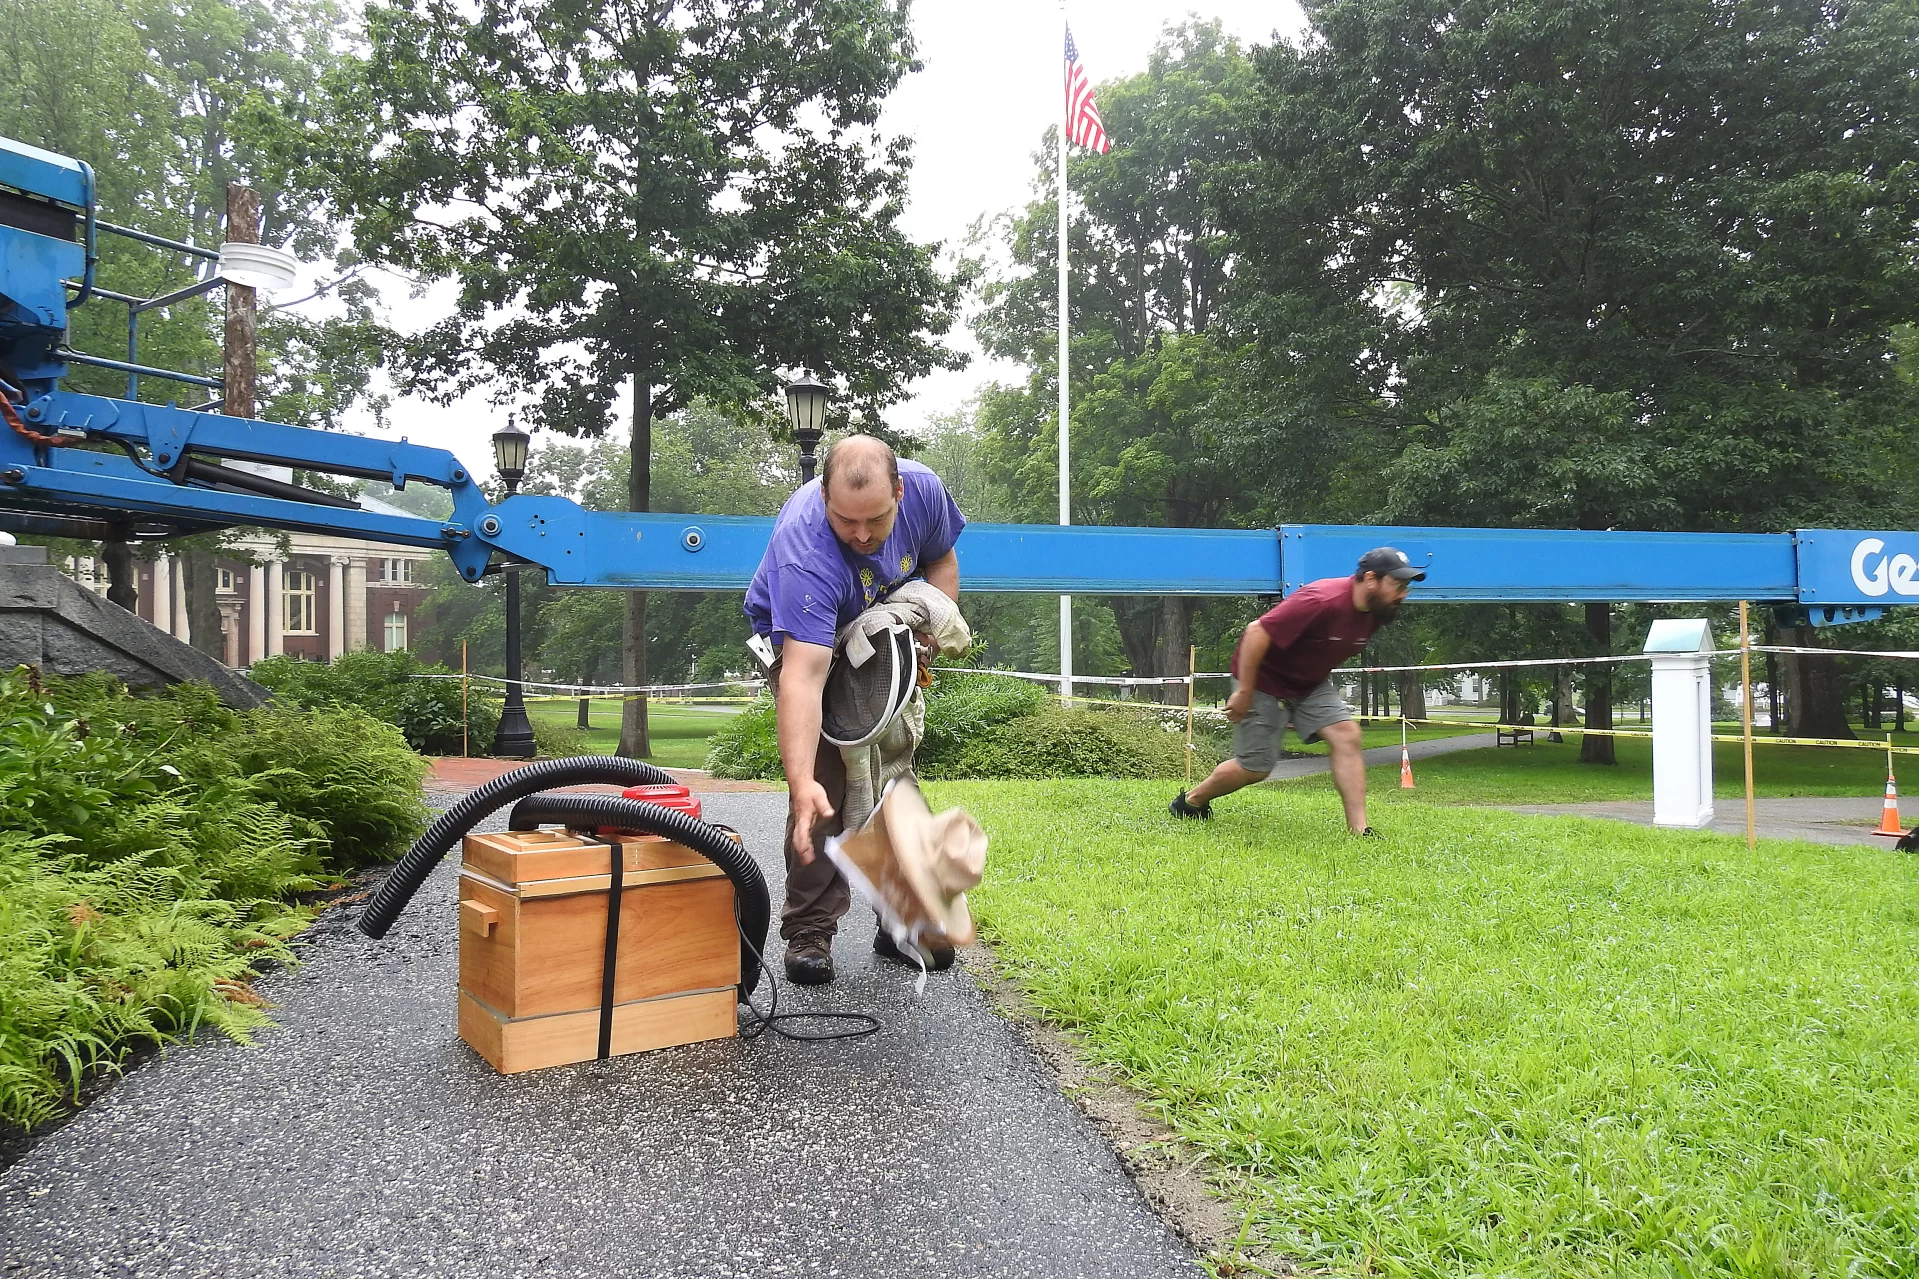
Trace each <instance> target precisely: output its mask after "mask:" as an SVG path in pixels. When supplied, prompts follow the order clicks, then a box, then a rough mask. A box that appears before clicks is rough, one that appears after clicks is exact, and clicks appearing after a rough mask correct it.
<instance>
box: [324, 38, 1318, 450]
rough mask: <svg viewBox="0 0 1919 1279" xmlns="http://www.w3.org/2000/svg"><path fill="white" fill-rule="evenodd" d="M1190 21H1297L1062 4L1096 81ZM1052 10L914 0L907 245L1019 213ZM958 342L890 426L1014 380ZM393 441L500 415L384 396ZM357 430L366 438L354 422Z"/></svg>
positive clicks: (402, 305) (1128, 66) (1042, 104)
mask: <svg viewBox="0 0 1919 1279" xmlns="http://www.w3.org/2000/svg"><path fill="white" fill-rule="evenodd" d="M1193 14H1197V15H1199V16H1202V17H1207V18H1218V19H1220V20H1221V21H1222V22H1224V23H1225V25H1226V29H1227V31H1228V32H1230V33H1231V34H1233V35H1235V36H1238V37H1239V38H1240V39H1241V41H1242V42H1244V43H1247V44H1266V43H1269V42H1270V41H1271V40H1272V38H1273V35H1274V33H1275V32H1276V31H1277V32H1278V33H1280V34H1281V35H1284V36H1291V35H1294V34H1296V33H1297V32H1298V31H1299V30H1300V28H1301V26H1302V25H1303V18H1302V16H1301V14H1300V11H1299V7H1298V5H1297V4H1296V3H1295V0H1208V2H1207V3H1205V4H1204V5H1202V6H1187V5H1178V4H1169V3H1166V2H1165V0H1102V3H1099V4H1075V5H1069V6H1068V7H1067V16H1068V17H1069V18H1070V19H1071V20H1072V23H1073V39H1074V41H1075V43H1076V44H1077V45H1078V46H1079V54H1080V59H1081V61H1082V62H1084V64H1085V65H1086V69H1087V71H1088V73H1089V74H1090V75H1091V77H1092V78H1093V80H1094V81H1095V82H1096V83H1097V82H1100V81H1105V80H1114V79H1120V78H1122V77H1125V76H1129V75H1133V74H1136V73H1137V72H1140V71H1143V70H1145V68H1146V60H1147V57H1148V55H1149V54H1150V53H1151V51H1152V49H1153V46H1154V44H1156V43H1157V42H1158V40H1159V36H1160V32H1161V31H1162V30H1163V29H1164V28H1165V27H1166V26H1167V25H1168V24H1169V23H1178V22H1180V21H1182V20H1184V19H1185V18H1186V17H1188V16H1190V15H1193ZM1060 23H1061V13H1060V11H1059V9H1058V8H1057V7H1056V6H1055V5H1053V4H1048V3H1046V2H1045V0H918V2H917V3H916V4H915V5H914V28H915V32H916V34H917V36H918V40H919V56H920V60H921V61H922V62H923V63H924V64H925V70H923V71H921V72H920V73H919V74H917V75H914V76H909V77H908V78H907V79H906V81H905V82H904V83H903V84H902V85H901V86H900V88H899V89H898V90H897V91H896V92H895V93H894V95H893V97H892V98H891V99H890V100H889V102H888V104H887V108H886V114H885V119H884V127H885V128H886V130H887V131H888V132H889V133H892V134H905V135H908V136H910V137H911V138H913V139H914V158H915V159H914V166H913V175H912V191H911V201H910V204H909V206H908V209H907V212H906V216H905V219H904V224H905V229H906V230H907V232H908V233H909V234H910V235H912V236H913V237H914V238H915V239H918V240H921V241H939V242H943V243H944V244H945V245H946V246H947V247H948V249H949V250H951V249H956V248H959V247H962V246H963V244H964V241H965V237H966V232H967V228H968V227H969V226H970V225H971V224H972V223H973V221H974V220H975V219H976V218H978V217H980V216H981V215H982V214H994V213H999V212H1002V211H1005V210H1008V209H1013V208H1017V207H1019V206H1020V205H1022V204H1024V203H1025V202H1026V200H1027V199H1028V198H1029V193H1030V190H1031V183H1032V180H1033V154H1034V152H1035V151H1036V150H1037V149H1038V148H1039V145H1040V142H1041V137H1042V135H1043V134H1044V132H1045V131H1046V128H1047V127H1048V126H1049V125H1050V124H1052V123H1053V122H1054V121H1055V120H1056V119H1057V118H1058V116H1059V113H1060V104H1061V99H1062V96H1063V90H1062V87H1061V74H1062V58H1063V43H1064V42H1063V40H1062V38H1061V29H1060ZM387 296H388V298H389V305H390V311H391V317H392V319H393V321H394V322H395V323H396V324H399V325H401V326H403V327H407V328H413V327H424V326H425V325H426V324H429V323H431V322H432V321H433V320H435V319H437V318H439V317H440V316H441V315H443V314H444V313H445V310H446V309H447V308H448V306H449V302H450V298H451V291H450V289H448V288H446V287H444V286H442V287H441V288H439V289H436V290H434V291H432V292H430V293H429V294H428V295H427V296H426V297H424V298H421V299H413V298H410V297H409V296H408V290H407V289H406V287H405V286H404V285H401V284H400V283H398V282H397V281H395V282H393V287H392V288H390V289H388V290H387ZM954 341H955V343H956V344H957V345H959V346H961V347H962V348H964V349H966V350H968V351H969V352H973V353H974V354H975V358H974V360H973V362H972V363H971V364H970V365H969V366H968V367H967V368H966V369H964V370H961V371H959V372H956V373H945V372H942V373H938V374H935V375H934V376H932V377H929V378H926V379H924V380H923V381H921V382H919V383H916V384H915V385H914V386H913V387H912V388H911V392H912V393H911V396H910V398H908V399H906V400H905V401H904V402H902V403H901V404H899V405H897V406H895V407H894V408H893V409H892V410H891V411H890V412H889V414H888V419H889V421H890V422H891V423H892V425H893V426H895V427H898V428H903V429H908V430H911V429H914V428H916V427H918V426H919V425H920V424H921V423H922V422H924V420H925V419H926V417H927V415H928V414H931V413H939V412H944V411H947V410H950V409H952V408H954V407H956V406H958V405H959V404H961V403H963V402H964V401H965V400H966V399H967V398H968V397H969V396H971V395H972V394H973V392H974V391H975V390H976V389H977V388H978V387H979V386H981V385H982V384H983V383H986V382H989V381H993V380H1011V379H1016V378H1018V377H1020V376H1021V375H1022V373H1021V371H1020V370H1019V369H1017V368H1014V367H1012V366H1009V365H994V364H992V363H989V362H987V361H984V360H982V359H979V358H977V350H976V348H975V347H974V345H973V341H972V336H971V334H970V332H964V333H956V334H955V335H954ZM388 420H389V422H390V424H391V429H390V430H389V431H388V432H387V433H388V434H393V435H405V436H408V437H409V438H411V439H412V440H413V441H415V442H416V443H421V444H431V445H436V446H438V447H441V448H448V449H452V450H453V451H455V452H456V453H458V454H460V455H461V456H462V457H463V458H465V459H466V460H467V461H468V462H469V463H471V464H474V465H485V463H484V461H483V460H482V459H484V458H485V457H486V455H487V454H488V452H489V449H490V445H489V443H488V441H487V437H488V436H489V435H490V434H491V433H492V432H493V431H494V430H495V429H496V428H497V427H498V426H499V425H501V424H502V421H503V417H502V416H501V415H500V413H499V411H498V410H496V409H494V408H493V407H492V406H491V405H489V404H487V403H486V401H485V399H484V397H482V396H474V397H471V398H470V399H469V400H468V401H467V402H465V403H463V404H461V405H458V406H454V407H452V408H441V407H439V406H437V405H433V404H428V403H426V402H424V401H418V400H403V399H399V398H397V397H396V398H395V401H394V404H393V408H392V410H391V412H390V413H389V415H388ZM355 425H356V429H360V430H363V431H365V432H367V433H369V434H374V433H378V432H377V431H376V429H375V428H374V427H373V424H372V422H371V419H370V418H368V417H366V416H364V415H362V417H361V419H360V420H359V421H358V422H357V423H356V424H355Z"/></svg>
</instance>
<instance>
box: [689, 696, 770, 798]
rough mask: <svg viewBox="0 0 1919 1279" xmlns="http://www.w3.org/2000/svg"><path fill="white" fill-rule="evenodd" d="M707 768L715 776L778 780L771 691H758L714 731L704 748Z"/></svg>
mask: <svg viewBox="0 0 1919 1279" xmlns="http://www.w3.org/2000/svg"><path fill="white" fill-rule="evenodd" d="M706 771H707V772H709V773H711V774H713V776H715V777H738V778H746V779H752V778H762V779H765V780H768V781H778V780H780V779H781V778H783V777H785V775H786V774H785V772H784V771H782V769H781V768H780V743H779V738H778V736H777V735H776V734H775V732H774V727H773V695H772V694H771V693H761V694H760V695H759V696H758V697H756V698H754V699H753V700H752V702H751V703H749V704H748V705H747V706H746V708H745V709H744V710H742V711H741V712H740V713H739V714H737V715H735V716H733V718H731V719H729V720H727V721H726V724H725V726H724V727H722V728H721V729H720V731H719V732H717V733H715V734H713V737H712V739H711V740H710V741H709V742H708V743H707V748H706Z"/></svg>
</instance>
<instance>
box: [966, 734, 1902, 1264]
mask: <svg viewBox="0 0 1919 1279" xmlns="http://www.w3.org/2000/svg"><path fill="white" fill-rule="evenodd" d="M1519 754H1520V755H1524V752H1520V753H1519ZM1543 754H1544V752H1543V751H1540V750H1537V749H1536V750H1535V752H1534V758H1538V757H1540V756H1542V755H1543ZM1514 757H1515V753H1514V752H1511V751H1506V752H1502V753H1501V767H1507V765H1506V764H1505V761H1506V760H1507V759H1511V758H1514ZM1868 758H1870V757H1868ZM1438 764H1439V761H1434V762H1433V764H1432V765H1430V766H1429V767H1428V769H1427V772H1428V774H1430V775H1433V776H1434V784H1435V787H1436V788H1437V782H1438V775H1439V774H1440V772H1441V770H1440V769H1439V768H1438ZM1422 784H1424V783H1422ZM931 789H932V792H933V795H934V799H935V803H936V805H937V806H940V807H944V806H947V805H951V804H963V805H965V806H966V807H967V808H969V809H970V810H971V811H972V812H973V813H974V815H975V816H977V817H978V818H979V819H980V820H981V822H982V823H983V824H984V825H985V827H986V829H987V830H988V831H989V832H990V834H991V836H992V840H993V843H992V850H991V854H990V860H989V869H988V876H987V880H986V883H985V884H984V885H983V886H982V887H981V888H980V889H979V890H978V891H977V892H976V893H975V894H974V895H973V896H974V901H975V906H976V909H977V912H978V914H979V917H980V919H981V923H982V928H983V931H984V933H985V934H986V936H987V937H988V938H989V939H990V940H991V941H992V942H993V943H994V945H995V949H996V952H997V954H998V955H999V957H1000V959H1001V961H1002V962H1003V964H1004V965H1005V966H1006V968H1007V970H1008V971H1009V973H1010V974H1011V975H1012V977H1013V978H1014V980H1016V981H1017V982H1018V983H1019V984H1020V985H1021V986H1022V987H1023V988H1024V990H1025V991H1026V992H1027V994H1028V995H1029V996H1030V998H1031V999H1032V1000H1033V1002H1034V1003H1035V1004H1036V1005H1037V1006H1038V1007H1039V1008H1040V1009H1041V1010H1043V1011H1044V1012H1045V1013H1046V1014H1048V1015H1049V1016H1051V1017H1052V1018H1055V1019H1057V1020H1058V1021H1059V1022H1061V1023H1063V1024H1064V1025H1066V1026H1069V1027H1071V1028H1072V1029H1074V1030H1075V1031H1077V1032H1078V1034H1079V1035H1080V1037H1081V1038H1082V1040H1083V1045H1084V1051H1085V1052H1086V1053H1087V1054H1088V1055H1089V1056H1090V1057H1091V1058H1092V1059H1093V1060H1094V1061H1096V1062H1099V1063H1101V1064H1104V1065H1107V1066H1109V1067H1112V1068H1114V1069H1116V1070H1117V1071H1118V1072H1120V1073H1121V1074H1122V1075H1123V1076H1124V1077H1125V1078H1127V1079H1128V1080H1129V1081H1130V1082H1131V1083H1132V1084H1133V1086H1135V1087H1136V1088H1137V1089H1138V1090H1139V1091H1140V1092H1141V1093H1142V1094H1143V1095H1144V1096H1145V1097H1146V1098H1147V1099H1148V1104H1149V1105H1150V1106H1151V1107H1152V1108H1153V1109H1155V1110H1156V1111H1158V1112H1159V1113H1160V1114H1162V1115H1163V1116H1164V1117H1165V1119H1166V1120H1167V1122H1168V1123H1170V1124H1171V1125H1172V1127H1173V1128H1174V1129H1176V1130H1177V1131H1178V1133H1179V1134H1180V1135H1181V1136H1182V1137H1183V1138H1184V1139H1186V1140H1187V1141H1189V1142H1191V1143H1192V1144H1193V1145H1194V1146H1196V1147H1198V1148H1199V1149H1201V1150H1204V1151H1205V1152H1206V1153H1207V1154H1209V1155H1210V1156H1211V1157H1212V1158H1213V1159H1214V1160H1215V1161H1216V1162H1217V1163H1218V1164H1220V1165H1222V1166H1223V1167H1224V1168H1225V1169H1226V1170H1228V1176H1227V1177H1226V1179H1225V1184H1224V1187H1223V1191H1224V1193H1226V1194H1228V1195H1229V1197H1230V1198H1231V1199H1233V1200H1234V1201H1235V1202H1236V1204H1237V1206H1238V1207H1239V1208H1240V1209H1241V1210H1243V1211H1244V1212H1246V1213H1247V1214H1249V1217H1250V1221H1251V1229H1252V1230H1253V1231H1254V1232H1255V1234H1256V1236H1257V1237H1258V1239H1259V1240H1260V1241H1261V1242H1262V1243H1263V1244H1264V1245H1266V1246H1267V1247H1268V1248H1270V1249H1272V1250H1274V1251H1277V1252H1280V1253H1284V1254H1287V1255H1289V1256H1292V1257H1295V1258H1298V1259H1300V1260H1302V1261H1304V1262H1306V1263H1308V1264H1309V1265H1311V1266H1327V1267H1332V1268H1334V1269H1335V1270H1337V1271H1341V1272H1346V1273H1361V1274H1368V1273H1389V1274H1404V1275H1419V1276H1434V1277H1438V1276H1448V1277H1450V1276H1458V1275H1553V1276H1563V1275H1572V1276H1593V1277H1595V1279H1597V1277H1599V1276H1615V1275H1623V1276H1672V1275H1686V1276H1706V1275H1726V1276H1734V1275H1739V1276H1802V1275H1834V1276H1839V1275H1847V1276H1853V1275H1857V1276H1892V1275H1910V1274H1912V1273H1913V1272H1914V1270H1915V1268H1916V1267H1919V1253H1915V1241H1916V1240H1919V892H1916V891H1915V890H1919V858H1909V857H1906V856H1902V855H1895V854H1892V853H1890V852H1886V851H1881V850H1876V849H1859V848H1850V847H1845V848H1842V847H1826V846H1815V845H1808V844H1788V843H1778V842H1773V841H1762V842H1761V843H1760V845H1759V848H1758V851H1757V852H1756V853H1748V852H1747V851H1746V848H1745V845H1744V843H1743V841H1740V840H1736V839H1730V838H1725V837H1719V836H1712V835H1701V834H1690V833H1676V832H1666V831H1652V830H1642V829H1639V828H1636V827H1632V826H1628V825H1624V824H1619V823H1604V822H1594V821H1575V820H1567V819H1558V820H1554V819H1531V818H1521V817H1514V816H1510V815H1504V814H1492V813H1485V812H1479V811H1474V810H1470V809H1461V808H1448V807H1442V806H1438V805H1434V804H1430V803H1425V804H1420V805H1418V806H1417V807H1414V806H1412V805H1407V806H1405V807H1403V808H1402V809H1401V811H1400V812H1399V813H1397V814H1396V815H1395V818H1394V820H1393V822H1392V825H1391V827H1390V830H1391V835H1390V837H1389V838H1388V839H1386V840H1383V841H1359V840H1355V839H1353V838H1350V837H1348V836H1346V835H1344V834H1343V833H1342V832H1341V829H1340V825H1341V824H1340V821H1339V818H1338V814H1337V809H1336V806H1335V805H1334V803H1333V802H1332V797H1331V796H1330V795H1328V794H1323V793H1319V792H1317V791H1315V790H1314V789H1312V788H1309V787H1303V786H1291V787H1285V788H1272V787H1266V788H1260V789H1258V790H1255V791H1251V792H1247V793H1246V794H1244V795H1242V796H1238V797H1235V798H1234V800H1232V801H1230V803H1228V804H1222V805H1221V806H1220V810H1219V811H1220V816H1219V817H1218V818H1216V819H1215V820H1214V821H1212V822H1210V823H1206V824H1198V823H1193V824H1178V823H1175V822H1174V821H1173V820H1172V819H1171V818H1169V817H1167V816H1166V815H1165V811H1164V804H1165V801H1166V798H1167V796H1166V790H1167V788H1166V786H1165V785H1164V784H1162V783H1142V782H968V783H957V782H956V783H946V784H941V785H938V786H935V787H932V788H931Z"/></svg>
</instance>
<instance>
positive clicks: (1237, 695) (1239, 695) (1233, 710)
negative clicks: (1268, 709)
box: [1226, 684, 1253, 724]
mask: <svg viewBox="0 0 1919 1279" xmlns="http://www.w3.org/2000/svg"><path fill="white" fill-rule="evenodd" d="M1252 713H1253V686H1252V685H1251V684H1242V685H1240V686H1239V687H1238V688H1236V689H1234V690H1233V695H1232V696H1231V697H1229V698H1227V699H1226V718H1227V719H1229V720H1231V721H1232V722H1233V723H1235V724H1237V723H1239V721H1241V720H1243V719H1245V718H1246V717H1247V716H1248V715H1250V714H1252Z"/></svg>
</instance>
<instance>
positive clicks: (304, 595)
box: [285, 568, 319, 635]
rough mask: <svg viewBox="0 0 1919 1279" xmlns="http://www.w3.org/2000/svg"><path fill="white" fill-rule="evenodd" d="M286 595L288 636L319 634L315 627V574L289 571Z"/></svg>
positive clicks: (291, 569) (296, 570) (301, 570)
mask: <svg viewBox="0 0 1919 1279" xmlns="http://www.w3.org/2000/svg"><path fill="white" fill-rule="evenodd" d="M285 594H286V614H285V616H286V633H287V634H288V635H317V634H319V632H318V631H316V630H315V629H314V627H313V595H314V578H313V574H311V573H308V572H306V571H304V570H303V569H297V568H290V569H288V570H287V571H286V589H285Z"/></svg>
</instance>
